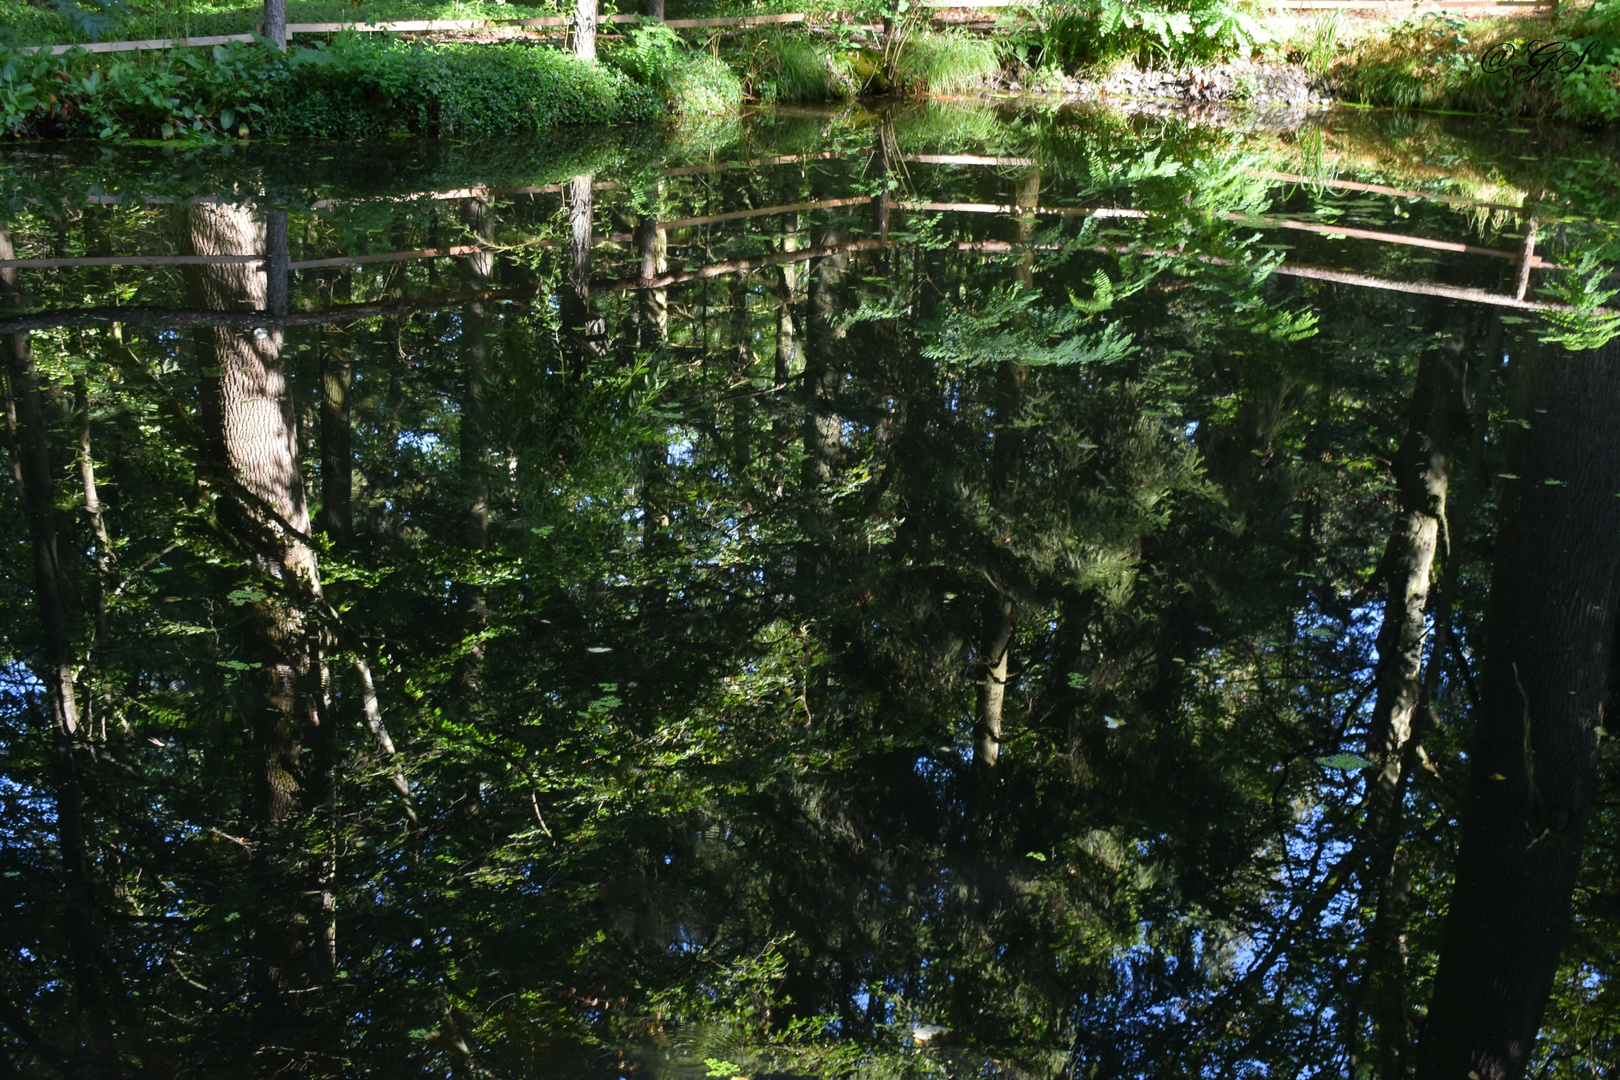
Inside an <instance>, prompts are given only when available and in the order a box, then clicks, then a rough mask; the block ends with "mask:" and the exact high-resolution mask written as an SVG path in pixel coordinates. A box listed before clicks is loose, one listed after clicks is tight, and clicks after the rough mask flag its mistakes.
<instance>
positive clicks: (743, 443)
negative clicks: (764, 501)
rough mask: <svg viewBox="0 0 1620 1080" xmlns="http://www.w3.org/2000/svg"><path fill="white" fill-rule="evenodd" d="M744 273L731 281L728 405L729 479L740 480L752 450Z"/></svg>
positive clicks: (751, 364)
mask: <svg viewBox="0 0 1620 1080" xmlns="http://www.w3.org/2000/svg"><path fill="white" fill-rule="evenodd" d="M749 284H750V282H749V279H748V272H747V271H746V270H745V271H743V272H742V273H740V274H738V275H736V276H735V277H733V278H732V279H731V342H732V360H731V376H732V377H731V385H732V387H733V388H734V389H735V391H736V394H735V396H734V397H733V398H732V401H731V468H732V477H733V478H734V479H740V478H741V477H742V476H743V474H744V473H745V472H747V469H748V462H749V458H750V454H751V450H752V447H751V446H750V445H749V444H750V442H751V441H752V440H751V438H750V432H749V414H750V407H751V406H752V405H753V402H754V384H753V379H752V378H751V375H752V372H753V367H754V349H753V341H752V336H751V329H752V328H751V327H750V325H749V321H748V288H749Z"/></svg>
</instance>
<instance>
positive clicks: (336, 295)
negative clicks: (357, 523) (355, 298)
mask: <svg viewBox="0 0 1620 1080" xmlns="http://www.w3.org/2000/svg"><path fill="white" fill-rule="evenodd" d="M352 280H353V276H352V274H351V273H350V272H349V271H347V270H344V271H342V272H341V273H340V274H339V276H338V278H337V280H336V281H335V282H334V283H333V286H332V300H333V301H334V302H336V303H346V302H348V300H349V299H350V288H351V282H352ZM321 344H322V349H321V512H320V517H319V519H318V524H319V525H320V528H321V531H322V532H324V533H326V535H327V536H329V537H331V538H332V540H333V542H334V543H336V544H337V545H338V546H340V547H349V546H351V545H353V543H354V447H353V437H352V434H351V429H350V422H349V390H350V389H351V388H352V387H353V385H354V346H353V344H352V343H351V342H350V340H349V334H348V331H347V330H345V329H344V328H343V327H342V326H339V325H336V324H332V325H329V326H323V327H322V328H321Z"/></svg>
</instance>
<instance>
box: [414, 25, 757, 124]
mask: <svg viewBox="0 0 1620 1080" xmlns="http://www.w3.org/2000/svg"><path fill="white" fill-rule="evenodd" d="M435 52H436V53H437V54H438V56H439V60H440V68H439V76H440V82H439V84H438V86H437V87H436V90H437V96H438V103H439V130H441V131H443V132H445V133H447V134H472V133H477V134H485V135H488V134H496V133H499V132H503V131H534V130H537V129H541V128H549V127H558V126H560V125H563V124H602V123H614V122H616V121H622V120H645V119H651V118H652V117H654V116H656V115H657V114H658V112H659V111H660V110H659V108H658V104H657V100H656V98H655V97H654V96H653V94H652V93H651V91H649V90H648V89H647V88H645V87H642V86H639V85H638V84H636V83H635V82H633V81H631V80H630V79H628V78H626V77H625V76H624V75H623V74H621V73H620V72H617V71H614V70H613V69H612V68H609V67H605V66H603V65H599V64H591V63H587V62H585V61H582V60H580V59H578V58H577V57H575V56H573V55H571V54H569V53H565V52H559V51H558V50H556V49H548V48H536V47H534V46H531V45H519V44H513V45H447V46H443V47H441V48H439V49H437V50H435ZM733 81H735V77H733ZM739 97H740V89H739Z"/></svg>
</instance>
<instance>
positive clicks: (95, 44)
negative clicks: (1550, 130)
mask: <svg viewBox="0 0 1620 1080" xmlns="http://www.w3.org/2000/svg"><path fill="white" fill-rule="evenodd" d="M921 6H922V7H926V8H931V9H933V10H934V11H935V14H934V16H933V18H935V19H939V20H945V21H952V20H950V19H949V18H948V17H947V16H946V15H944V14H943V13H944V12H947V11H951V12H973V11H978V10H986V11H989V10H995V9H1026V10H1034V9H1037V8H1039V7H1041V6H1042V4H1041V2H1040V0H1034V2H1031V0H975V2H973V3H958V2H955V0H923V3H922V5H921ZM1273 6H1274V7H1275V8H1277V9H1278V10H1279V11H1286V10H1296V11H1311V10H1320V9H1335V10H1344V11H1373V12H1382V13H1385V14H1387V15H1390V16H1392V17H1393V16H1395V15H1409V14H1412V13H1415V12H1416V11H1420V10H1421V11H1444V10H1452V9H1456V10H1462V11H1469V12H1472V13H1477V14H1492V15H1497V14H1509V13H1514V12H1519V13H1536V12H1541V11H1546V10H1549V9H1550V8H1551V6H1552V0H1418V2H1417V3H1395V2H1394V0H1273ZM814 18H815V16H814V15H813V14H812V13H809V12H802V11H796V12H783V13H779V14H774V15H736V16H727V17H722V18H713V19H663V20H660V21H661V22H662V23H663V24H664V25H665V26H668V27H670V28H672V29H676V30H700V29H717V30H718V29H747V28H748V27H751V26H774V25H784V24H791V23H802V22H810V21H814ZM596 21H597V24H598V25H602V24H607V23H640V22H644V21H648V20H647V19H646V18H645V17H644V16H641V15H600V14H599V15H597V17H596ZM572 22H573V17H572V16H568V15H545V16H540V17H537V18H532V19H405V20H397V21H393V22H320V23H288V24H287V34H288V36H289V37H291V36H293V35H297V34H335V33H340V32H342V31H352V32H355V33H361V34H374V33H375V34H389V33H391V34H435V33H443V34H453V33H468V32H471V31H478V30H502V29H509V30H514V31H522V30H537V29H548V28H553V27H558V28H560V27H566V26H569V25H571V24H572ZM253 39H254V38H253V35H252V34H207V35H203V36H199V37H180V38H147V39H144V40H140V41H91V42H84V43H79V44H71V45H30V46H26V47H24V48H21V49H18V50H17V51H18V52H21V53H30V54H31V53H37V52H40V51H47V52H49V53H51V54H52V55H61V54H62V53H65V52H69V51H71V50H73V49H83V50H85V51H86V52H91V53H117V52H140V51H146V50H151V49H174V48H200V47H206V46H213V45H226V44H229V43H231V42H249V41H252V40H253Z"/></svg>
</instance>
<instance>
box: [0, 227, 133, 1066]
mask: <svg viewBox="0 0 1620 1080" xmlns="http://www.w3.org/2000/svg"><path fill="white" fill-rule="evenodd" d="M13 257H14V254H13V250H12V246H11V238H10V236H9V234H7V233H6V232H4V231H0V259H10V258H13ZM0 288H3V291H4V293H5V294H6V295H7V296H8V297H9V298H10V299H12V300H14V301H16V300H18V299H20V297H19V296H18V294H17V283H16V271H15V270H4V271H0ZM0 351H3V352H4V353H5V408H6V433H7V435H8V436H9V438H10V443H11V445H10V450H11V473H12V480H13V481H14V482H15V484H16V486H17V498H18V502H19V503H21V505H22V508H23V513H24V515H25V516H26V517H27V521H28V533H29V542H30V545H31V546H32V548H33V556H34V605H35V609H36V611H37V612H38V614H39V622H40V645H41V653H42V656H41V661H42V664H41V667H43V669H44V670H43V675H44V678H43V680H42V681H43V682H44V684H45V697H46V703H47V706H48V709H49V712H50V722H51V756H50V761H51V783H52V787H53V788H54V791H53V794H54V796H55V799H56V839H57V850H58V852H59V854H60V856H61V859H62V877H63V885H64V887H65V888H64V895H63V906H64V909H65V916H66V918H65V922H66V927H65V928H66V931H67V939H68V963H69V965H70V968H71V970H72V972H73V984H74V986H73V989H74V993H75V995H76V996H77V997H78V999H79V1003H80V1004H81V1005H82V1006H83V1008H84V1012H85V1019H86V1021H87V1022H88V1027H89V1036H90V1051H91V1055H92V1057H93V1060H94V1062H95V1069H96V1071H97V1073H99V1074H100V1075H101V1076H103V1077H119V1076H122V1075H123V1066H122V1064H121V1063H120V1060H119V1056H118V1042H117V1037H116V1033H115V1028H114V1024H113V1005H114V1002H113V1000H112V998H111V997H110V995H109V992H108V987H107V985H106V984H107V981H108V980H107V979H106V977H105V974H104V969H105V967H106V962H105V960H104V959H103V958H102V956H101V950H100V948H99V946H98V944H97V934H96V927H95V913H96V900H95V892H94V889H93V886H92V884H91V862H92V850H93V848H94V838H93V834H92V827H91V822H90V819H89V813H88V811H87V810H86V808H85V805H84V782H83V779H82V762H81V758H83V757H84V743H85V741H86V739H87V733H86V732H84V731H82V730H81V728H80V722H79V707H78V702H77V700H76V698H75V695H74V688H73V646H72V640H71V637H70V631H69V620H68V610H67V599H66V595H65V594H66V591H67V590H66V586H67V582H66V580H65V576H64V574H63V569H62V565H61V562H60V559H59V552H58V548H57V537H56V507H55V497H54V494H53V491H52V488H53V486H54V485H53V484H52V472H51V463H50V442H49V433H48V431H47V429H46V421H45V407H44V402H43V401H42V400H41V399H42V395H41V393H40V387H39V380H38V375H37V372H36V370H35V367H34V356H33V350H32V348H31V347H30V345H29V341H28V335H27V334H13V335H12V336H11V337H10V339H9V340H7V341H5V342H4V344H3V345H0Z"/></svg>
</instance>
